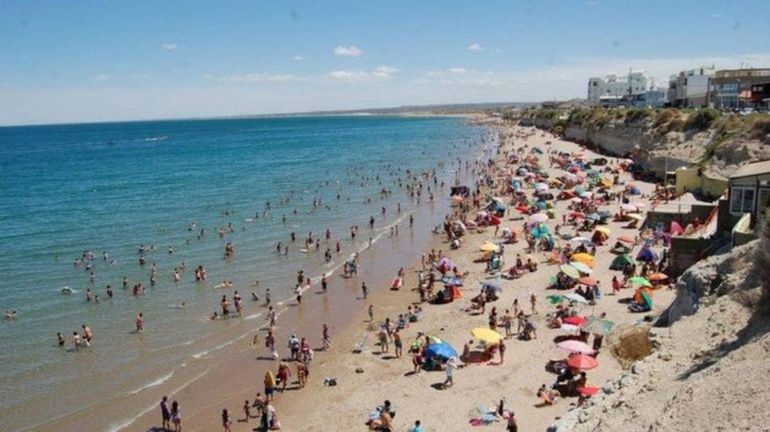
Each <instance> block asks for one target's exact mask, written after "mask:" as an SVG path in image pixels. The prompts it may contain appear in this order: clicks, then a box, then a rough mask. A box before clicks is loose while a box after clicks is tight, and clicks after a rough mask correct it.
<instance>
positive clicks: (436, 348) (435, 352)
mask: <svg viewBox="0 0 770 432" xmlns="http://www.w3.org/2000/svg"><path fill="white" fill-rule="evenodd" d="M425 357H426V358H427V359H431V358H434V357H435V358H439V359H441V360H449V359H450V358H451V357H457V351H456V350H455V349H454V348H452V345H449V344H448V343H446V342H439V343H434V344H430V345H428V348H426V349H425Z"/></svg>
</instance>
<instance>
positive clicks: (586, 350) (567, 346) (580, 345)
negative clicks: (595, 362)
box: [556, 339, 594, 354]
mask: <svg viewBox="0 0 770 432" xmlns="http://www.w3.org/2000/svg"><path fill="white" fill-rule="evenodd" d="M556 346H557V347H559V348H561V349H563V350H565V351H569V352H571V353H578V354H593V352H594V349H593V348H591V347H590V346H588V344H587V343H585V342H582V341H579V340H575V339H567V340H565V341H561V342H559V343H557V344H556Z"/></svg>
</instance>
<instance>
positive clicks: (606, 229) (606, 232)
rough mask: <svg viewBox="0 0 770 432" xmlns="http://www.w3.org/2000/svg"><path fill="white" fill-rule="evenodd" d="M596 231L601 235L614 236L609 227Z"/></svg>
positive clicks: (599, 228) (598, 228)
mask: <svg viewBox="0 0 770 432" xmlns="http://www.w3.org/2000/svg"><path fill="white" fill-rule="evenodd" d="M596 231H598V232H600V233H602V234H607V235H610V234H612V231H610V229H609V228H607V227H603V226H600V227H597V228H596Z"/></svg>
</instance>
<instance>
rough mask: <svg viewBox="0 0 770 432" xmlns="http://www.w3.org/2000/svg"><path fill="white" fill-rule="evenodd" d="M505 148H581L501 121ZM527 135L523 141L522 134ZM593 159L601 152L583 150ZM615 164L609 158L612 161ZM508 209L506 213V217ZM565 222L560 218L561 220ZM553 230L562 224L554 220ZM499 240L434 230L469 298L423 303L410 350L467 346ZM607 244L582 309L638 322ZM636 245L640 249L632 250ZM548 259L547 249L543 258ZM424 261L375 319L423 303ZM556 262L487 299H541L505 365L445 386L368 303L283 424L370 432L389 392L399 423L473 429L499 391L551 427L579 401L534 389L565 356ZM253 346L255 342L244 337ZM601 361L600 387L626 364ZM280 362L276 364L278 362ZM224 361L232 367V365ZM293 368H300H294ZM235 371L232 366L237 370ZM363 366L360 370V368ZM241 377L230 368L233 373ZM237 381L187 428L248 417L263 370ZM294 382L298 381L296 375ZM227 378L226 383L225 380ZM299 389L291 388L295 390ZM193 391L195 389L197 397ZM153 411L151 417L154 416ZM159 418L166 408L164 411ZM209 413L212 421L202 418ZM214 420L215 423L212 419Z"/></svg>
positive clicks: (408, 334) (525, 304)
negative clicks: (419, 287) (222, 416)
mask: <svg viewBox="0 0 770 432" xmlns="http://www.w3.org/2000/svg"><path fill="white" fill-rule="evenodd" d="M500 136H501V142H502V150H506V149H511V148H513V146H514V145H515V147H516V148H518V147H519V146H521V145H523V144H525V143H526V144H527V145H529V146H530V147H539V148H541V149H543V150H544V151H548V150H551V149H553V150H558V151H561V152H567V153H573V152H578V151H582V149H581V148H580V147H579V146H578V145H577V144H575V143H571V142H567V141H563V140H560V139H558V138H557V137H555V136H553V135H550V134H548V133H545V132H541V131H534V130H533V129H531V128H521V127H518V126H504V127H501V128H500ZM525 136H526V139H525V138H524V137H525ZM585 155H586V157H587V158H588V159H591V158H593V157H595V156H597V155H595V154H594V153H592V152H590V151H585ZM610 163H612V160H611V162H610ZM548 170H549V174H551V175H552V176H553V175H559V172H560V170H559V169H557V168H549V169H548ZM621 178H622V180H624V181H629V179H630V177H629V176H628V175H627V174H622V176H621ZM635 184H636V185H637V186H638V187H639V188H640V189H641V191H642V193H643V194H645V195H648V194H649V193H650V192H651V191H652V190H653V189H654V185H653V184H650V183H641V182H635ZM567 203H568V201H557V204H556V214H557V215H558V216H560V215H561V214H562V213H563V212H564V211H565V208H566V205H567ZM602 210H607V211H610V212H613V213H614V212H616V211H617V204H616V203H615V204H610V205H607V206H606V207H603V208H602ZM509 216H510V215H506V219H507V218H508V217H509ZM557 219H558V218H557ZM547 223H548V225H549V227H551V228H553V227H554V226H555V225H556V223H557V221H556V220H550V221H548V222H547ZM519 224H521V222H520V221H518V222H516V221H509V220H505V221H504V223H503V226H513V225H519ZM623 225H624V224H622V223H615V222H612V221H610V222H609V224H608V227H609V228H610V229H611V230H612V236H611V242H610V243H612V240H613V239H614V238H615V237H616V236H618V235H622V234H628V235H631V236H634V235H636V234H638V231H637V230H631V229H624V228H622V226H623ZM489 240H494V228H493V227H488V228H486V229H481V230H480V231H479V232H476V233H472V234H470V235H466V236H465V237H464V239H463V245H462V247H461V248H460V249H459V250H455V251H450V250H449V247H448V244H447V243H446V240H445V239H443V237H439V236H435V238H434V240H433V243H432V244H431V248H435V249H442V250H444V251H445V253H446V254H447V255H449V256H450V257H451V258H452V259H453V260H454V261H455V263H456V265H457V268H458V269H459V271H460V272H468V275H467V276H466V278H465V282H464V287H463V293H464V296H463V298H462V299H459V300H456V301H455V302H453V303H449V304H443V305H432V304H428V303H424V304H423V305H422V306H423V308H424V310H425V312H424V314H423V317H422V319H421V320H420V321H419V322H417V323H413V324H411V325H409V326H408V327H407V328H406V329H405V330H404V331H403V332H402V339H403V341H404V345H405V347H407V348H408V346H409V345H410V344H411V342H412V341H413V340H414V339H415V338H416V337H417V335H418V332H421V333H424V334H427V335H431V336H434V337H437V338H440V339H442V340H444V341H446V342H448V343H450V344H451V345H452V346H453V347H455V348H456V349H457V350H458V351H460V350H461V348H462V346H463V344H464V343H466V342H468V341H469V340H470V339H472V337H471V334H470V330H471V329H473V328H475V327H486V326H487V316H486V314H478V315H476V314H469V313H468V312H464V311H463V310H462V309H463V307H465V306H468V305H469V303H470V298H471V297H473V296H474V295H476V294H477V292H478V287H479V285H480V283H481V282H483V281H485V280H487V278H488V277H489V276H488V274H487V273H486V272H485V264H481V263H474V262H473V261H474V259H476V258H477V257H478V256H479V255H480V252H478V250H479V247H480V245H482V244H483V243H485V242H487V241H489ZM525 247H526V242H524V241H520V242H519V243H517V244H514V245H508V246H507V247H506V250H505V258H506V259H507V262H506V268H507V267H508V266H510V265H511V263H512V261H513V260H514V257H515V255H516V254H517V253H522V254H523V252H524V248H525ZM609 249H610V246H603V247H599V248H598V251H597V254H596V261H595V267H594V268H595V272H594V274H593V276H594V277H596V278H597V279H599V280H600V282H601V286H602V287H603V293H604V294H605V295H604V296H603V297H602V299H601V300H600V301H599V302H597V304H596V305H595V306H583V307H582V308H581V309H580V313H581V314H583V315H592V314H593V315H599V314H601V313H606V314H607V318H608V319H610V320H612V321H614V322H615V323H616V326H617V327H621V326H625V325H628V324H633V323H635V322H637V321H638V320H640V319H641V318H642V317H643V315H642V314H631V313H629V312H628V310H627V306H626V305H625V304H623V303H620V302H618V300H620V299H622V298H627V297H630V296H631V295H632V293H633V289H631V288H626V289H624V290H623V291H621V293H620V294H619V295H618V296H608V295H606V294H607V293H608V292H609V287H610V286H611V285H610V281H611V278H612V276H613V275H619V274H620V273H619V272H613V271H610V270H608V268H609V263H610V262H611V260H612V259H613V258H614V257H615V255H613V254H611V253H610V252H609ZM637 250H638V248H637V249H635V250H634V253H635V252H636V251H637ZM539 258H542V259H543V261H545V255H540V256H539ZM419 265H420V263H419V262H414V263H412V268H410V269H409V270H407V272H406V275H407V276H406V279H405V282H404V287H405V288H404V289H401V290H400V291H391V290H387V289H385V286H386V285H387V282H386V281H383V282H382V284H381V286H378V287H377V289H376V290H374V292H373V294H372V295H370V296H369V299H368V301H367V303H368V304H372V305H374V310H375V312H374V318H375V323H377V324H381V323H382V322H384V320H385V318H386V317H390V318H391V320H395V319H396V318H397V316H398V314H399V313H404V312H406V310H407V307H408V306H409V305H412V304H413V303H415V302H417V301H419V296H418V294H417V292H416V291H415V290H413V289H412V288H414V287H416V284H417V282H416V276H415V272H414V270H415V269H417V268H418V267H419ZM557 271H558V270H557V268H556V266H554V265H548V264H546V263H545V262H541V263H540V266H539V269H538V271H537V272H534V273H527V274H525V275H524V276H523V277H521V278H519V279H515V280H511V281H509V280H503V282H502V283H503V290H502V293H501V294H500V299H499V300H497V301H496V302H494V303H490V304H489V305H488V306H487V312H488V311H489V310H490V309H491V307H492V306H496V307H497V309H498V311H499V312H500V314H502V313H504V311H505V310H506V309H510V308H511V304H512V303H513V301H514V300H515V299H518V300H519V303H520V305H521V307H522V308H523V309H524V310H525V312H526V313H529V312H530V311H529V309H530V306H529V297H530V295H531V294H535V295H536V296H537V299H538V301H537V304H538V310H539V314H538V315H536V316H535V319H536V321H537V323H538V337H537V339H533V340H530V341H520V340H515V339H509V340H508V341H507V342H506V345H507V346H508V350H507V352H506V359H505V363H504V364H503V365H499V364H497V360H498V359H497V357H495V358H493V359H492V361H491V362H489V363H488V364H468V365H466V366H465V367H463V368H461V369H459V370H458V371H457V372H456V373H455V384H454V386H453V387H451V388H448V389H440V386H439V385H438V384H440V383H441V382H443V381H444V378H445V374H444V373H443V372H442V371H422V372H421V373H419V374H416V375H412V374H411V373H410V372H411V371H412V362H411V356H410V355H409V354H408V353H407V352H406V349H405V353H404V355H403V356H402V357H401V358H400V359H395V358H393V357H392V347H391V353H389V354H385V355H383V354H381V353H380V348H379V347H378V346H377V345H376V331H375V329H376V326H372V325H371V323H369V322H368V321H369V320H368V317H367V316H366V313H365V312H364V309H363V308H361V309H359V311H361V312H360V313H359V314H358V316H357V317H356V318H355V319H354V321H353V325H351V326H350V327H349V328H348V329H347V330H345V331H343V332H342V333H340V334H333V335H332V344H333V346H332V349H331V350H330V351H328V352H321V353H317V355H316V356H315V360H314V362H313V365H312V369H311V375H310V378H309V383H308V385H307V386H306V387H305V388H304V389H301V390H295V389H292V390H291V391H287V392H285V394H279V395H278V397H277V398H276V402H275V407H276V409H277V413H278V417H279V419H280V421H281V423H282V429H283V430H308V431H313V430H327V429H328V428H330V427H334V428H335V429H337V430H366V429H367V427H366V426H365V425H364V423H365V421H366V420H367V416H368V413H369V412H370V411H371V410H372V409H373V408H374V407H376V406H378V405H380V404H381V403H382V402H383V400H385V399H389V400H391V401H392V403H393V404H394V406H395V407H396V411H397V416H396V417H395V418H394V426H395V429H396V430H406V429H407V428H408V427H411V425H412V424H413V422H414V421H415V420H418V419H419V420H421V421H422V424H423V427H424V428H425V429H426V430H467V429H469V428H471V426H470V425H469V420H470V419H471V418H472V417H475V416H477V414H474V411H475V408H476V407H477V406H479V405H483V406H488V407H494V406H495V405H496V404H497V403H498V402H499V400H500V399H501V398H505V400H506V409H511V410H513V411H514V412H515V413H516V418H517V420H518V424H519V427H520V428H521V429H520V430H545V428H546V427H547V426H548V425H549V424H551V423H552V422H553V421H554V419H557V418H559V417H560V416H561V415H563V414H564V413H565V412H566V411H567V410H568V409H569V408H570V405H571V404H574V403H575V402H576V400H577V399H576V398H566V399H563V400H560V401H559V402H558V403H557V404H555V405H553V406H547V407H538V404H539V402H540V399H538V398H537V397H536V392H537V389H538V388H539V387H540V386H541V385H542V384H547V385H550V384H551V383H552V382H553V381H554V379H555V375H553V374H552V373H550V372H548V371H546V369H545V365H546V362H548V360H551V359H563V358H565V357H566V353H565V352H564V351H561V350H559V349H557V348H556V347H555V345H554V342H553V338H554V337H555V336H558V335H562V334H565V332H564V331H563V330H557V329H549V328H547V326H546V325H545V323H544V321H543V320H544V318H543V317H544V315H545V313H546V312H549V311H551V310H553V306H551V305H549V304H548V302H547V301H546V296H548V295H549V294H553V293H554V292H553V291H546V287H547V286H548V285H549V280H550V278H551V277H552V276H553V275H555V274H556V272H557ZM673 297H674V292H673V291H669V290H657V291H656V292H655V306H654V309H653V311H652V313H657V312H659V311H661V310H663V309H665V307H666V306H667V305H668V304H669V303H670V302H671V300H672V299H673ZM310 336H311V337H310V339H311V341H312V345H313V346H316V345H320V334H319V335H317V336H316V335H314V334H313V335H310ZM360 341H366V343H365V347H364V349H363V351H362V352H361V353H353V352H352V351H353V348H354V346H355V345H356V344H357V343H358V342H360ZM241 343H242V344H250V341H245V340H244V341H242V342H241ZM598 360H599V364H600V365H599V367H597V368H596V369H593V370H591V371H589V372H588V385H589V386H596V387H601V386H602V385H603V383H605V382H606V381H608V380H610V379H612V378H614V377H615V376H616V375H618V373H619V372H620V371H621V370H622V369H621V365H620V364H619V363H618V361H617V360H616V359H614V358H613V357H612V355H611V354H609V353H608V352H605V353H602V354H601V355H600V356H599V357H598ZM275 366H276V367H277V363H276V365H275ZM222 367H224V368H228V369H230V367H231V366H230V365H226V364H223V365H222ZM292 369H293V367H292ZM231 370H232V369H231ZM356 370H358V371H363V372H361V373H357V372H356ZM233 375H234V374H231V376H233ZM238 377H239V378H238V379H249V380H254V385H253V388H254V391H253V392H248V393H247V392H242V393H238V394H226V393H225V392H222V393H221V394H226V396H225V397H224V398H223V399H222V400H220V401H218V403H217V404H212V405H211V406H210V407H209V408H207V409H205V410H204V411H202V412H196V413H195V418H194V421H191V422H188V423H187V424H186V425H185V429H186V430H216V429H217V428H219V427H221V425H220V422H219V420H218V419H219V413H220V411H221V409H222V407H227V408H228V409H229V410H230V412H231V413H233V415H232V416H233V418H234V419H236V420H238V419H243V414H242V410H241V406H242V404H243V401H244V400H246V399H249V400H252V399H253V397H254V394H255V393H256V392H257V391H262V387H263V386H262V377H261V376H254V375H253V374H249V373H245V374H242V373H239V374H238ZM325 378H336V380H337V383H338V385H337V386H334V387H329V386H325V385H324V379H325ZM292 379H293V378H292ZM219 384H220V385H221V384H222V383H219ZM293 387H295V386H294V385H291V386H290V388H293ZM220 390H221V387H220V386H219V385H215V387H214V388H212V390H211V391H212V392H214V393H219V392H220ZM191 396H193V395H189V396H188V395H186V394H180V395H178V396H177V397H179V398H182V399H184V398H187V397H191ZM193 397H194V396H193ZM150 415H152V414H150ZM158 416H159V415H158ZM204 419H206V420H204ZM208 419H210V421H209V420H208ZM256 425H257V421H256V419H251V420H250V422H249V423H248V424H247V423H245V422H243V421H242V420H238V421H235V424H234V426H233V429H234V430H237V431H247V430H251V429H252V428H254V427H255V426H256ZM488 427H489V428H492V429H502V428H503V427H504V423H503V422H499V423H497V424H496V425H495V424H492V425H490V426H488Z"/></svg>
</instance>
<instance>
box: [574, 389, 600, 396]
mask: <svg viewBox="0 0 770 432" xmlns="http://www.w3.org/2000/svg"><path fill="white" fill-rule="evenodd" d="M577 392H578V393H580V394H581V395H583V396H586V397H591V396H593V395H595V394H596V393H599V387H580V388H578V389H577Z"/></svg>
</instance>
